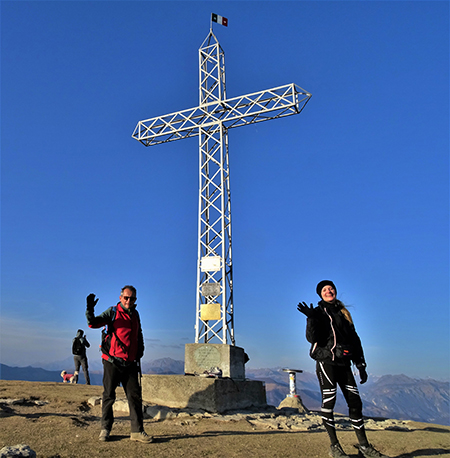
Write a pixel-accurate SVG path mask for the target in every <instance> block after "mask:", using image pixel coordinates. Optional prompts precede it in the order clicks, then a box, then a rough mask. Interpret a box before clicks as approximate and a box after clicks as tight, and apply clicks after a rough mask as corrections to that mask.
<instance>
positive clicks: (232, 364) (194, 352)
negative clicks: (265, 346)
mask: <svg viewBox="0 0 450 458" xmlns="http://www.w3.org/2000/svg"><path fill="white" fill-rule="evenodd" d="M215 368H219V369H220V370H221V371H222V377H229V378H232V379H233V380H245V352H244V349H243V348H240V347H236V346H234V345H225V344H186V345H185V353H184V372H185V373H186V374H203V373H204V372H205V371H206V372H208V371H211V370H213V369H215Z"/></svg>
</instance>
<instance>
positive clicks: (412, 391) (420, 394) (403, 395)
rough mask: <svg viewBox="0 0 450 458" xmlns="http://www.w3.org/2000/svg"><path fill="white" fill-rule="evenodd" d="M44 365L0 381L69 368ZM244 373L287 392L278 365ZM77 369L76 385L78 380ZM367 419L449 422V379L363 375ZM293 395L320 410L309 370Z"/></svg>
mask: <svg viewBox="0 0 450 458" xmlns="http://www.w3.org/2000/svg"><path fill="white" fill-rule="evenodd" d="M42 366H44V367H31V366H28V367H10V366H7V365H4V364H0V379H2V380H25V381H36V382H60V381H62V379H61V376H60V373H61V371H62V370H66V371H67V372H73V360H72V359H71V358H68V359H67V360H65V361H63V362H58V363H52V364H47V365H44V364H42ZM142 372H143V373H144V374H183V373H184V362H183V361H177V360H173V359H171V358H161V359H157V360H154V361H147V362H143V363H142ZM246 376H247V378H249V379H253V380H262V381H264V382H265V386H266V395H267V403H268V404H271V405H274V406H278V405H279V404H280V402H281V401H282V400H283V399H284V398H285V397H286V395H287V394H288V393H289V376H288V374H287V373H286V372H283V371H282V369H281V368H272V369H246ZM90 377H91V383H92V384H95V385H101V384H102V370H101V367H99V366H98V365H92V367H91V368H90ZM84 382H85V381H84V376H83V373H82V371H81V373H80V376H79V383H84ZM359 390H360V394H361V397H362V399H363V403H364V410H363V412H364V415H365V416H367V417H382V418H393V419H398V420H414V421H421V422H426V423H435V424H440V425H450V383H449V382H440V381H436V380H432V379H413V378H410V377H407V376H406V375H385V376H382V377H379V378H373V379H371V378H369V382H367V383H366V384H365V385H360V386H359ZM297 394H298V395H300V397H301V399H302V401H303V404H304V405H305V406H306V407H307V408H308V409H310V410H320V404H321V396H320V391H319V385H318V382H317V379H316V376H315V374H311V373H309V372H303V373H301V374H297ZM336 412H339V413H342V414H347V407H346V403H345V400H344V399H343V397H342V396H338V400H337V403H336Z"/></svg>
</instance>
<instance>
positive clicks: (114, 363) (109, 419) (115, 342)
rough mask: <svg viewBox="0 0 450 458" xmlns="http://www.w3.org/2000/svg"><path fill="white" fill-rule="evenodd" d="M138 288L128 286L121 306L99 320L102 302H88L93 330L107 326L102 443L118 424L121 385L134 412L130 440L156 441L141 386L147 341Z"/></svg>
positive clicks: (87, 300) (95, 300) (104, 346)
mask: <svg viewBox="0 0 450 458" xmlns="http://www.w3.org/2000/svg"><path fill="white" fill-rule="evenodd" d="M136 299H137V298H136V288H135V287H134V286H130V285H127V286H124V287H123V288H122V291H121V294H120V300H119V302H118V303H117V305H115V306H113V307H109V308H108V309H107V310H105V311H104V312H103V313H101V314H100V315H98V316H95V314H94V308H95V306H96V304H97V302H98V299H96V298H95V294H89V296H88V297H87V298H86V318H87V323H88V325H89V327H90V328H100V327H102V326H107V330H108V332H107V333H106V334H105V337H104V339H103V340H102V347H101V348H102V359H103V361H102V362H103V401H102V419H101V428H102V429H101V432H100V437H99V439H100V440H101V441H107V440H109V437H110V433H111V429H112V426H113V423H114V414H113V404H114V402H115V400H116V388H117V387H118V386H119V384H122V387H123V389H124V391H125V394H126V396H127V399H128V405H129V408H130V420H131V435H130V439H131V440H133V441H139V442H144V443H150V442H152V440H153V438H152V437H151V436H148V435H147V433H146V432H145V431H144V415H143V410H142V390H141V385H140V380H139V377H140V374H141V370H140V359H141V358H142V356H143V354H144V337H143V334H142V328H141V321H140V318H139V314H138V312H137V310H136V305H137V304H136Z"/></svg>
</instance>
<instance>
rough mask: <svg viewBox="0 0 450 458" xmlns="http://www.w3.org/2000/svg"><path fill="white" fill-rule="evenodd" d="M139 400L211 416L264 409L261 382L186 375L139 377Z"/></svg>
mask: <svg viewBox="0 0 450 458" xmlns="http://www.w3.org/2000/svg"><path fill="white" fill-rule="evenodd" d="M142 399H143V400H144V401H146V402H150V403H152V404H158V405H162V406H167V407H172V408H178V409H187V408H189V409H194V410H198V409H202V410H205V411H207V412H211V413H223V412H226V411H228V410H240V409H246V408H249V407H252V406H253V407H266V405H267V403H266V388H265V386H264V382H262V381H258V380H242V381H238V380H230V379H219V378H205V377H199V376H189V375H152V374H144V375H142Z"/></svg>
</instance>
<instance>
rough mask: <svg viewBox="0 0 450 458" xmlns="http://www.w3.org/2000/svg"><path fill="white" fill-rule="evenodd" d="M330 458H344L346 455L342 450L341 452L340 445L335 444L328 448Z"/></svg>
mask: <svg viewBox="0 0 450 458" xmlns="http://www.w3.org/2000/svg"><path fill="white" fill-rule="evenodd" d="M328 454H329V455H330V456H331V458H345V457H348V455H346V454H345V452H344V450H342V447H341V444H335V445H332V446H331V447H330V452H329V453H328Z"/></svg>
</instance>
